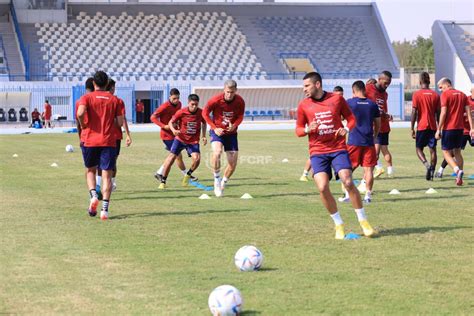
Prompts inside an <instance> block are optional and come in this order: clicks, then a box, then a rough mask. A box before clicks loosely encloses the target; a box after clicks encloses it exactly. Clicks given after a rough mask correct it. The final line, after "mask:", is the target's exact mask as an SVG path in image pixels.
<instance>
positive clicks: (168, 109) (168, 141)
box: [150, 88, 197, 183]
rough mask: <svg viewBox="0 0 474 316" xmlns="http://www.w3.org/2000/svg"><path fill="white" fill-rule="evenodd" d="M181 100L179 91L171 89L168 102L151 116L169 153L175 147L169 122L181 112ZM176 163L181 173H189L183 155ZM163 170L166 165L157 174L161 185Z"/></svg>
mask: <svg viewBox="0 0 474 316" xmlns="http://www.w3.org/2000/svg"><path fill="white" fill-rule="evenodd" d="M179 98H180V93H179V90H178V89H176V88H173V89H171V90H170V96H169V98H168V101H166V102H165V103H163V104H161V105H160V106H159V107H158V108H157V109H156V110H155V112H153V114H152V115H151V116H150V121H152V122H153V123H155V124H156V125H158V126H159V127H160V138H161V140H162V141H163V143H164V145H165V149H166V150H167V151H170V150H171V146H172V145H173V140H174V135H173V132H171V128H170V126H169V121H170V120H171V118H172V117H173V115H175V113H176V112H178V110H181V101H179ZM176 162H177V165H178V168H179V170H181V173H182V174H183V175H185V174H186V172H187V171H186V166H185V165H184V162H183V155H182V154H179V155H178V157H176ZM163 168H164V163H163V164H162V165H161V167H160V168H159V169H158V170H157V171H156V173H155V178H156V180H158V182H159V183H161V177H162V176H163ZM191 180H192V181H197V178H196V177H194V176H192V177H191Z"/></svg>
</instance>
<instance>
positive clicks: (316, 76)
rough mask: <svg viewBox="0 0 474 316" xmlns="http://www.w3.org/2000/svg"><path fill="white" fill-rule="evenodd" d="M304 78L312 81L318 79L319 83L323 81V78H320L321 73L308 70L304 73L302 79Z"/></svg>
mask: <svg viewBox="0 0 474 316" xmlns="http://www.w3.org/2000/svg"><path fill="white" fill-rule="evenodd" d="M306 79H311V81H312V82H313V83H315V82H317V81H319V82H321V84H322V83H323V78H321V75H320V74H318V73H317V72H314V71H313V72H308V73H307V74H306V75H304V77H303V80H306Z"/></svg>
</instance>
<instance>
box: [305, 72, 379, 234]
mask: <svg viewBox="0 0 474 316" xmlns="http://www.w3.org/2000/svg"><path fill="white" fill-rule="evenodd" d="M303 92H304V94H305V97H306V98H305V99H304V100H302V101H301V102H300V103H299V105H298V112H297V120H296V135H297V136H298V137H304V136H306V135H308V141H309V152H310V155H311V166H312V168H313V172H314V181H315V183H316V186H317V187H318V189H319V193H320V196H321V200H322V202H323V204H324V206H325V207H326V209H327V210H328V211H329V214H330V215H331V218H332V219H333V221H334V224H335V229H336V236H335V237H336V239H344V237H345V233H344V222H343V221H342V218H341V215H340V214H339V212H338V210H337V204H336V200H335V199H334V197H333V195H332V194H331V191H330V189H329V181H330V179H331V177H332V174H331V167H332V168H333V169H334V171H335V172H337V173H338V174H339V177H340V179H341V182H342V183H343V184H344V186H345V187H346V190H347V191H348V192H349V196H350V200H351V202H352V205H353V206H354V208H355V212H356V214H357V218H358V220H359V223H360V225H361V227H362V230H363V232H364V235H365V236H373V235H374V234H375V231H374V229H373V228H372V227H371V226H370V224H369V222H368V221H367V217H366V214H365V210H364V207H363V206H362V201H361V198H360V194H359V191H358V190H357V188H356V187H355V185H354V183H353V181H352V167H351V162H350V159H349V154H348V152H347V148H346V139H345V135H346V134H347V132H348V130H349V129H353V128H354V127H355V126H356V121H355V118H354V115H353V114H352V112H351V110H350V109H349V106H348V105H347V102H346V101H345V100H344V98H343V97H341V96H339V95H335V94H334V93H331V92H326V91H324V90H323V87H322V78H321V75H320V74H318V73H316V72H310V73H308V74H306V75H305V76H304V78H303ZM341 117H343V118H344V119H346V120H347V126H348V128H344V127H343V125H342V120H341Z"/></svg>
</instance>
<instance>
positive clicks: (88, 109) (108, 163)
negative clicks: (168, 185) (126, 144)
mask: <svg viewBox="0 0 474 316" xmlns="http://www.w3.org/2000/svg"><path fill="white" fill-rule="evenodd" d="M108 81H109V78H108V76H107V74H106V73H105V72H103V71H97V72H96V73H95V74H94V90H95V91H94V92H91V93H88V94H86V95H84V96H82V98H81V99H80V101H79V106H78V109H77V119H78V121H79V124H80V125H81V138H82V139H83V140H84V142H83V146H82V148H81V149H82V156H83V159H84V165H85V167H86V180H87V186H88V188H89V192H90V196H91V199H90V204H89V209H88V212H89V215H90V216H95V215H96V214H97V206H98V204H99V199H98V195H97V191H96V178H95V175H96V171H97V168H100V169H102V177H103V188H104V192H103V194H104V199H103V203H102V211H101V212H100V218H101V219H102V220H106V219H108V218H109V201H110V195H111V192H112V181H111V176H112V170H113V169H114V167H115V159H116V149H115V146H116V143H117V137H116V134H115V129H116V128H117V127H119V126H122V124H123V115H121V113H120V110H119V106H118V104H119V101H118V99H117V98H116V97H115V96H113V95H111V94H110V93H109V92H108V91H106V87H107V84H108Z"/></svg>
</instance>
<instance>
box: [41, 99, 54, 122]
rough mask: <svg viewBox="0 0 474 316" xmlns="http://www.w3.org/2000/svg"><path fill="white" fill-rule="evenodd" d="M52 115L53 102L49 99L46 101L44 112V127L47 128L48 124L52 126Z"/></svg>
mask: <svg viewBox="0 0 474 316" xmlns="http://www.w3.org/2000/svg"><path fill="white" fill-rule="evenodd" d="M51 116H52V109H51V104H49V101H48V100H46V101H45V103H44V112H43V120H44V128H46V127H47V126H49V128H52V125H51Z"/></svg>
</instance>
